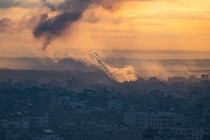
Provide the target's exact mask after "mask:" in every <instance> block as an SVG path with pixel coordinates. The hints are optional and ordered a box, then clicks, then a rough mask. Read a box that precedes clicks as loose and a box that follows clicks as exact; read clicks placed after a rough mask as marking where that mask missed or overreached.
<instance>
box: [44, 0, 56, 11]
mask: <svg viewBox="0 0 210 140" xmlns="http://www.w3.org/2000/svg"><path fill="white" fill-rule="evenodd" d="M41 3H42V5H43V6H46V7H47V8H49V9H50V10H51V11H56V7H55V6H54V5H52V4H51V3H49V2H48V1H47V0H41Z"/></svg>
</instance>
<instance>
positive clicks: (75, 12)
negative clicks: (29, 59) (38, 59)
mask: <svg viewBox="0 0 210 140" xmlns="http://www.w3.org/2000/svg"><path fill="white" fill-rule="evenodd" d="M121 1H122V0H65V1H64V2H63V3H61V4H60V5H58V6H57V7H56V6H54V5H52V4H50V3H49V2H48V1H47V0H41V2H42V4H43V6H45V7H47V8H48V9H49V10H50V11H51V12H55V11H58V12H59V13H60V14H59V15H57V16H55V17H53V18H50V17H49V16H48V14H43V15H41V17H40V21H39V23H38V25H37V26H36V27H35V29H34V31H33V35H34V37H36V38H42V39H44V42H43V50H45V49H46V48H47V46H48V45H49V44H50V42H51V41H52V40H53V39H55V38H57V37H59V36H60V35H61V34H62V33H63V32H64V31H65V30H66V29H67V28H68V27H71V25H72V24H73V23H75V22H77V21H78V20H79V19H80V18H81V17H82V14H83V13H84V12H85V10H87V9H88V8H89V7H90V6H92V5H94V6H102V7H104V8H105V9H108V10H111V9H113V7H114V6H115V5H117V3H119V2H121Z"/></svg>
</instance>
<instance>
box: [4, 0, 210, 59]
mask: <svg viewBox="0 0 210 140" xmlns="http://www.w3.org/2000/svg"><path fill="white" fill-rule="evenodd" d="M2 1H5V0H2ZM19 1H21V0H19ZM23 1H25V2H27V3H24V2H23ZM57 1H58V0H57ZM51 2H52V3H57V2H56V0H51ZM0 4H2V5H1V6H0V7H3V4H4V3H2V2H1V1H0ZM209 9H210V0H201V1H198V0H154V1H129V2H123V3H122V4H121V5H120V6H119V7H118V8H117V9H115V10H113V11H107V10H105V9H103V8H101V7H97V8H94V9H89V10H87V11H86V12H85V13H84V15H83V18H82V19H81V20H80V21H79V22H78V23H77V24H75V26H74V29H73V30H72V29H71V30H70V29H69V30H67V31H66V32H65V33H64V34H63V35H62V36H61V37H59V38H57V39H55V40H53V42H52V43H51V45H50V47H49V48H48V50H47V51H46V52H43V51H42V50H41V45H42V42H41V40H37V39H35V38H34V37H33V35H32V31H33V28H34V27H35V26H36V24H37V23H38V21H39V15H40V14H42V13H45V12H48V10H47V9H44V8H43V7H42V6H41V5H40V3H39V2H38V1H37V0H22V1H21V3H20V4H19V5H18V6H8V5H7V7H6V8H5V7H4V8H0V21H1V20H2V19H11V20H10V21H8V22H9V23H10V24H9V27H6V26H2V27H1V26H0V47H1V51H0V57H14V56H15V57H25V56H26V57H37V56H38V57H42V56H44V55H46V54H47V55H48V56H50V57H62V56H65V57H66V56H68V55H69V56H72V57H75V56H76V55H77V54H74V53H72V50H75V49H76V50H78V52H81V53H85V52H86V51H87V50H88V51H89V50H93V49H94V50H103V49H105V50H106V49H108V50H109V49H111V50H112V49H114V50H199V51H210V10H209ZM49 14H51V13H49ZM52 16H53V15H52ZM92 16H94V19H97V22H90V20H91V19H92ZM29 21H30V22H29ZM87 21H88V22H87ZM0 25H1V22H0Z"/></svg>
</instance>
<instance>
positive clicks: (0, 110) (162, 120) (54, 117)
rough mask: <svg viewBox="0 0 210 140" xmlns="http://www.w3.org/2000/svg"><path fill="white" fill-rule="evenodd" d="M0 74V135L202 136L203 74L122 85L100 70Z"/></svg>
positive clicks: (207, 105)
mask: <svg viewBox="0 0 210 140" xmlns="http://www.w3.org/2000/svg"><path fill="white" fill-rule="evenodd" d="M5 73H6V75H5ZM0 75H1V77H0V139H1V140H93V139H95V140H139V139H140V140H209V139H210V129H209V128H210V83H209V77H208V74H202V75H200V77H198V76H196V75H189V77H182V76H172V77H169V78H168V80H159V79H158V78H157V77H148V78H142V77H139V78H138V80H137V81H134V82H124V83H116V82H114V81H112V80H111V79H109V77H107V76H106V75H105V74H104V73H102V72H101V71H95V72H80V71H70V70H69V71H60V72H58V71H36V70H33V71H31V70H5V69H4V70H0Z"/></svg>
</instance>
